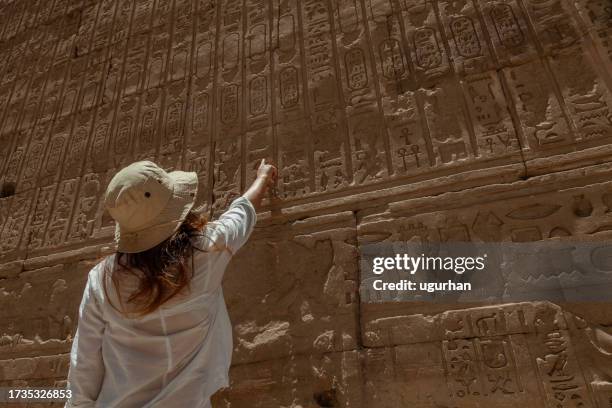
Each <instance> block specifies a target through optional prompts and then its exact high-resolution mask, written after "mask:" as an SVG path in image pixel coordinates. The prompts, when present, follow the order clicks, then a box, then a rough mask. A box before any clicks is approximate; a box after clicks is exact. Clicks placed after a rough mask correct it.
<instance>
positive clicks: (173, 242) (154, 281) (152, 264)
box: [102, 211, 207, 316]
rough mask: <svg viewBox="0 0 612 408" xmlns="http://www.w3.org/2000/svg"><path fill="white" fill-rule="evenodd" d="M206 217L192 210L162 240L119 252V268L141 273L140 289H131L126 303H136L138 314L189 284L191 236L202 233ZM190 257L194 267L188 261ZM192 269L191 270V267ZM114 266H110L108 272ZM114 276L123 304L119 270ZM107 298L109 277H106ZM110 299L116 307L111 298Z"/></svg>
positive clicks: (116, 289) (138, 274)
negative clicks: (136, 249)
mask: <svg viewBox="0 0 612 408" xmlns="http://www.w3.org/2000/svg"><path fill="white" fill-rule="evenodd" d="M206 223H207V219H206V217H205V216H204V215H202V214H200V213H196V212H194V211H190V212H189V213H188V214H187V217H186V218H185V221H183V223H182V224H181V226H180V227H179V229H178V230H177V231H176V232H175V233H174V234H172V236H170V237H169V238H168V239H166V240H165V241H163V242H162V243H160V244H158V245H156V246H154V247H153V248H151V249H148V250H146V251H143V252H138V253H134V254H130V253H125V252H117V255H116V257H117V264H118V265H119V267H120V268H117V272H120V273H127V274H132V275H134V276H137V277H138V289H137V290H136V291H135V292H134V293H132V294H131V295H130V296H129V297H128V299H127V303H132V304H134V305H135V306H136V308H137V311H136V313H137V314H138V315H141V316H143V315H146V314H148V313H151V312H153V311H155V310H157V308H158V307H160V306H161V305H163V304H164V303H166V302H167V301H169V300H170V299H172V298H173V297H175V296H176V295H178V294H179V292H181V290H183V289H184V288H189V283H190V282H191V278H192V277H193V248H196V249H197V250H199V251H202V250H201V249H199V248H197V247H194V246H193V245H192V243H191V238H192V237H194V236H197V235H202V232H203V230H204V226H205V225H206ZM189 259H191V261H192V267H191V268H188V266H187V261H188V260H189ZM190 269H191V270H190ZM109 270H112V268H107V272H108V271H109ZM111 280H112V282H113V286H114V287H115V291H116V293H117V297H118V298H119V301H120V302H121V304H123V300H122V298H121V293H120V290H119V287H120V283H119V282H120V281H119V274H118V273H113V274H112V275H111ZM102 282H103V288H104V293H105V295H106V298H107V299H109V297H108V292H107V288H106V277H104V278H103V280H102ZM109 303H110V304H111V306H112V307H113V308H115V310H119V309H117V308H116V307H115V306H114V305H113V304H112V302H110V299H109Z"/></svg>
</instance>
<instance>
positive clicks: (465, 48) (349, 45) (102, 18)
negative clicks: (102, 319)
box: [0, 0, 612, 408]
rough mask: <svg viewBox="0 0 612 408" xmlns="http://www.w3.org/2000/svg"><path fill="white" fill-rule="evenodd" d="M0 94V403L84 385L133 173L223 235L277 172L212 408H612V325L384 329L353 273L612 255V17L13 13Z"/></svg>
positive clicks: (332, 11) (461, 323) (415, 316)
mask: <svg viewBox="0 0 612 408" xmlns="http://www.w3.org/2000/svg"><path fill="white" fill-rule="evenodd" d="M0 73H1V74H0V187H1V194H0V196H1V198H0V385H32V386H34V385H43V384H46V385H53V384H55V385H62V384H63V381H64V379H65V375H66V373H67V367H68V356H67V353H68V352H69V350H70V345H71V337H72V336H73V334H74V331H75V329H76V327H75V326H76V312H77V307H78V304H79V301H80V297H81V294H82V289H83V286H84V284H85V279H86V276H87V272H88V271H89V269H90V268H91V267H92V265H93V264H95V262H96V259H98V258H99V257H101V256H103V255H105V254H108V253H110V252H111V251H112V232H113V225H112V222H111V220H110V218H109V217H108V215H106V214H104V212H103V208H102V202H101V200H100V198H101V196H102V193H103V192H104V190H105V187H106V184H107V183H108V181H109V180H110V178H111V177H112V176H113V174H114V173H115V172H116V171H117V170H118V169H119V168H121V167H122V166H124V165H126V164H128V163H130V162H131V161H134V160H137V159H145V158H149V159H153V160H155V161H157V162H158V163H160V164H161V165H163V166H165V167H166V168H168V169H186V170H190V171H196V172H197V173H198V175H199V178H200V181H201V188H200V191H199V194H198V201H199V203H201V204H203V205H204V206H205V208H206V210H207V211H209V213H210V215H211V216H212V217H214V216H215V215H216V214H219V212H220V211H222V210H223V209H224V208H225V207H226V206H227V205H228V204H229V202H230V201H231V200H232V199H233V198H234V197H235V196H236V195H237V194H239V193H240V192H241V191H243V190H244V189H245V187H246V186H248V184H249V183H250V182H251V181H252V180H253V178H254V176H255V168H256V167H255V166H256V163H257V162H258V161H260V160H261V158H264V157H266V158H269V159H270V160H272V161H273V162H275V163H277V164H278V167H279V172H280V175H279V176H280V177H279V182H278V185H277V189H276V191H275V194H274V197H273V198H272V199H270V200H268V201H267V206H266V208H265V210H264V211H263V212H262V213H261V214H260V216H259V219H260V221H259V224H258V227H257V228H256V231H255V233H254V234H253V237H252V239H251V240H250V242H249V243H248V244H247V246H246V247H245V248H244V249H243V250H242V251H241V252H240V253H239V254H238V255H237V256H236V258H235V259H234V260H233V262H232V264H231V266H230V268H229V270H228V273H227V277H226V281H225V292H226V299H227V301H228V304H229V306H230V313H231V317H232V321H233V323H234V329H235V330H234V337H235V349H234V360H233V368H232V372H231V377H232V387H231V388H230V389H229V390H226V391H224V392H221V393H219V394H218V395H217V396H216V398H215V406H216V407H230V408H242V407H245V408H246V407H249V408H251V407H264V408H277V407H293V408H299V407H301V408H307V407H347V408H385V407H389V408H399V407H402V408H403V407H411V408H419V407H448V408H450V407H457V408H471V407H517V406H524V407H546V408H566V407H568V408H569V407H599V408H610V407H612V341H610V334H609V332H610V329H608V328H606V327H609V326H610V325H612V313H611V312H612V306H611V305H610V304H607V303H602V304H572V303H569V302H559V304H552V303H546V302H532V303H529V302H524V303H515V304H503V305H482V304H480V305H465V304H463V305H458V304H454V305H440V304H436V305H433V304H414V303H411V304H407V303H382V304H380V303H376V304H373V303H369V302H367V301H366V299H364V298H363V297H362V296H360V291H359V287H360V279H359V255H358V254H359V251H358V250H359V247H360V245H364V244H367V243H371V242H379V241H393V240H398V239H402V240H408V239H412V240H415V239H416V240H428V241H454V240H461V241H466V240H467V241H474V242H489V241H492V242H497V241H509V242H527V241H536V240H545V239H582V240H604V239H609V238H610V236H611V235H612V232H610V231H612V163H611V162H610V159H611V158H612V154H611V153H612V146H611V145H610V141H611V140H612V112H611V110H610V109H611V108H612V4H611V3H610V1H609V0H576V1H572V0H458V1H447V0H437V1H423V0H244V1H238V0H226V1H209V0H121V1H119V0H98V1H93V0H28V1H26V0H12V1H11V0H0ZM568 237H569V238H568ZM603 265H604V267H603V270H602V271H601V273H612V266H611V265H610V262H609V261H607V263H606V262H604V264H603ZM530 278H531V279H536V280H538V279H554V278H555V276H533V277H530ZM517 279H525V281H527V280H526V279H527V277H518V278H517ZM362 294H363V293H362ZM472 306H473V307H472Z"/></svg>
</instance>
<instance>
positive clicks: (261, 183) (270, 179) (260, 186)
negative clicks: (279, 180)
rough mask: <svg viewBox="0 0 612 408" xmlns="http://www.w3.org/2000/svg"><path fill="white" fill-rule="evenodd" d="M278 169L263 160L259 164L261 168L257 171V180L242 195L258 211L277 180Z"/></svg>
mask: <svg viewBox="0 0 612 408" xmlns="http://www.w3.org/2000/svg"><path fill="white" fill-rule="evenodd" d="M276 174H277V171H276V167H274V166H273V165H271V164H268V163H266V159H261V163H260V164H259V168H258V169H257V178H256V179H255V181H254V182H253V184H251V186H250V187H249V188H248V190H247V191H245V192H244V194H243V195H242V196H243V197H246V198H247V199H248V200H249V201H250V202H251V203H253V206H254V207H255V209H256V210H258V209H259V207H261V200H262V199H263V198H264V196H265V195H266V191H267V190H268V188H269V187H270V186H272V185H274V182H275V180H276Z"/></svg>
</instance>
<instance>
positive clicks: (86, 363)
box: [66, 264, 105, 407]
mask: <svg viewBox="0 0 612 408" xmlns="http://www.w3.org/2000/svg"><path fill="white" fill-rule="evenodd" d="M99 265H100V264H99ZM99 265H97V266H96V267H94V269H92V271H91V272H90V273H89V276H88V278H87V284H86V285H85V291H84V292H83V298H82V300H81V305H80V307H79V322H78V325H77V330H76V334H75V336H74V340H73V343H72V349H71V351H70V368H69V371H68V384H67V389H69V390H70V391H71V392H72V396H71V398H70V399H69V400H68V402H67V403H66V407H93V406H94V405H95V401H96V399H97V398H98V394H99V392H100V388H101V387H102V380H103V379H104V364H103V361H102V336H103V334H104V327H105V322H104V320H103V318H102V310H101V307H100V303H99V300H98V298H97V297H96V295H95V293H94V284H95V282H96V279H95V276H96V275H97V274H96V273H95V272H96V268H97V267H99Z"/></svg>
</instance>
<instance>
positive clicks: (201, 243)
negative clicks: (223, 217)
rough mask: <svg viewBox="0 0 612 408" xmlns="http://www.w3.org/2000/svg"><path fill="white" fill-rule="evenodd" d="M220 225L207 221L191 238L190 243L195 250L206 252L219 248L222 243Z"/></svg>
mask: <svg viewBox="0 0 612 408" xmlns="http://www.w3.org/2000/svg"><path fill="white" fill-rule="evenodd" d="M221 227H222V226H221V225H220V224H219V223H218V222H217V221H209V222H208V223H206V225H205V226H204V228H203V229H202V230H201V231H200V232H199V233H197V234H195V235H193V236H192V237H191V242H192V244H193V246H195V247H196V248H198V249H200V250H202V251H206V250H211V249H214V248H216V247H217V246H219V245H220V244H221V242H222V239H221V238H222V231H221Z"/></svg>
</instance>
